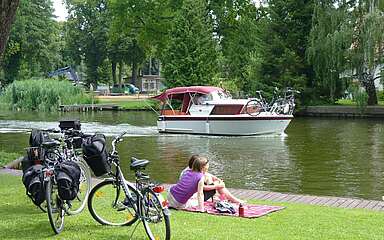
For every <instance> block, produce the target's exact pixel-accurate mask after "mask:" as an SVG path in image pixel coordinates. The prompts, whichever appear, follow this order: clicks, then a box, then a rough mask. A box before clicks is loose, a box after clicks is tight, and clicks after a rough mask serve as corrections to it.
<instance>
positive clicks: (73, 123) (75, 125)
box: [59, 120, 81, 130]
mask: <svg viewBox="0 0 384 240" xmlns="http://www.w3.org/2000/svg"><path fill="white" fill-rule="evenodd" d="M59 128H60V129H61V130H68V129H73V130H81V124H80V120H62V121H60V123H59Z"/></svg>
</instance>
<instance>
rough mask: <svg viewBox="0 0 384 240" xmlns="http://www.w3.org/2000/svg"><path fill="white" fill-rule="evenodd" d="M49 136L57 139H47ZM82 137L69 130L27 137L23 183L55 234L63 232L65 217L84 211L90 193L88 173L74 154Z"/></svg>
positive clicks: (46, 132)
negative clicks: (51, 135) (54, 136)
mask: <svg viewBox="0 0 384 240" xmlns="http://www.w3.org/2000/svg"><path fill="white" fill-rule="evenodd" d="M49 132H50V133H59V134H60V136H59V137H56V138H51V137H50V136H48V133H49ZM82 137H86V136H85V135H82V133H81V132H80V131H78V130H74V129H71V128H67V129H61V130H55V129H51V130H33V131H32V133H31V138H30V145H31V146H32V147H30V148H28V149H27V153H28V156H27V162H26V164H27V166H24V167H23V171H24V170H25V171H24V174H23V183H24V184H25V186H26V189H27V195H28V196H29V197H30V198H31V199H32V201H33V202H34V203H35V204H36V205H37V206H39V207H40V209H41V210H43V211H44V212H47V213H48V218H49V221H50V224H51V227H52V229H53V231H54V232H55V233H56V234H58V233H60V232H61V231H62V230H63V228H64V216H65V214H68V215H74V214H78V213H80V212H81V211H82V210H83V209H84V208H85V205H86V202H87V198H88V195H89V192H90V188H91V173H90V171H89V168H88V166H87V164H86V163H85V162H84V160H82V159H81V157H80V155H79V154H78V153H77V152H76V150H75V149H76V148H79V143H80V147H81V141H82V139H81V138H82ZM78 138H80V139H78ZM76 139H77V140H76ZM76 141H77V142H76ZM28 165H29V166H28Z"/></svg>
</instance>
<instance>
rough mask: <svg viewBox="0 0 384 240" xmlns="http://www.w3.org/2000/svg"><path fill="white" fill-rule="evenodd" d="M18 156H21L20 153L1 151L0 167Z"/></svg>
mask: <svg viewBox="0 0 384 240" xmlns="http://www.w3.org/2000/svg"><path fill="white" fill-rule="evenodd" d="M18 157H20V154H17V153H8V152H3V151H0V167H2V166H5V165H6V164H8V163H10V162H12V161H13V160H15V159H17V158H18Z"/></svg>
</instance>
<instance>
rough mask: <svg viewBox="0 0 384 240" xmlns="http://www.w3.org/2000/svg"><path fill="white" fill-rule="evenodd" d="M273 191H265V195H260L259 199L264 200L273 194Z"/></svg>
mask: <svg viewBox="0 0 384 240" xmlns="http://www.w3.org/2000/svg"><path fill="white" fill-rule="evenodd" d="M273 194H274V193H273V192H269V193H267V194H266V195H264V196H263V197H261V198H260V199H261V200H266V199H268V198H269V197H270V196H271V195H273Z"/></svg>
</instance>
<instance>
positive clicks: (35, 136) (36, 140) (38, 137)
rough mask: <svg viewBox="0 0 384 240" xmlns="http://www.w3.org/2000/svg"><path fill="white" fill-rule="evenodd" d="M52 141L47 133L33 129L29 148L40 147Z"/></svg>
mask: <svg viewBox="0 0 384 240" xmlns="http://www.w3.org/2000/svg"><path fill="white" fill-rule="evenodd" d="M49 141H51V139H50V138H49V135H48V133H47V132H44V131H41V130H38V129H33V130H32V132H31V135H30V137H29V146H31V147H40V146H41V144H42V143H43V142H49Z"/></svg>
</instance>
